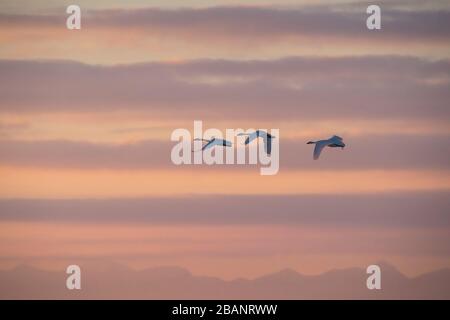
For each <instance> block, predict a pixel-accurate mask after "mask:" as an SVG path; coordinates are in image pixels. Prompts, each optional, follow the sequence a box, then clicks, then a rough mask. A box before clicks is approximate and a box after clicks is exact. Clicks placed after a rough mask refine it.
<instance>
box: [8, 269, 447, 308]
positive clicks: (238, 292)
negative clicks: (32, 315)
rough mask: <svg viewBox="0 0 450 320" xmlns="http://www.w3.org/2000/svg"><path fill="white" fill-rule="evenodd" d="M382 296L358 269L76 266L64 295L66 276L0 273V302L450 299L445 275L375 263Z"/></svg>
mask: <svg viewBox="0 0 450 320" xmlns="http://www.w3.org/2000/svg"><path fill="white" fill-rule="evenodd" d="M379 265H380V267H381V270H382V281H381V285H382V290H368V289H367V288H366V279H367V276H368V275H367V274H366V272H365V270H364V269H362V268H349V269H341V270H332V271H329V272H326V273H323V274H320V275H315V276H306V275H302V274H300V273H298V272H296V271H294V270H291V269H285V270H281V271H279V272H276V273H272V274H268V275H265V276H262V277H259V278H255V279H251V280H249V279H236V280H232V281H224V280H221V279H219V278H214V277H204V276H195V275H192V274H191V273H190V272H189V271H187V270H185V269H183V268H178V267H158V268H149V269H145V270H142V271H134V270H132V269H129V268H127V267H125V266H122V265H119V264H115V263H88V264H83V265H81V269H82V289H81V290H67V289H66V286H65V283H66V278H67V275H66V274H65V271H64V270H62V271H61V272H51V271H44V270H39V269H36V268H33V267H29V266H25V265H23V266H19V267H16V268H15V269H12V270H8V271H0V298H1V299H450V269H442V270H438V271H435V272H431V273H427V274H423V275H420V276H418V277H415V278H408V277H406V276H404V275H403V274H402V273H400V272H399V271H398V270H397V269H396V268H395V267H393V266H391V265H389V264H387V263H379Z"/></svg>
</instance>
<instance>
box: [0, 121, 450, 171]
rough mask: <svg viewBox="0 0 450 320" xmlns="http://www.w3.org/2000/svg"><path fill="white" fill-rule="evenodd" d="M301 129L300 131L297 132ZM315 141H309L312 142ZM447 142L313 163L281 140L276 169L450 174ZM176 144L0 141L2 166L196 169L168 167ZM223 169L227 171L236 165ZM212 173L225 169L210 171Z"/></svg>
mask: <svg viewBox="0 0 450 320" xmlns="http://www.w3.org/2000/svg"><path fill="white" fill-rule="evenodd" d="M300 129H301V128H300ZM312 138H313V137H312ZM449 141H450V137H449V136H447V135H442V136H409V135H379V136H360V137H352V138H347V139H346V143H347V147H346V149H345V150H344V151H341V150H334V149H333V150H325V151H324V154H323V155H322V158H325V159H326V161H313V160H312V151H313V147H312V146H310V145H306V144H305V142H306V141H301V140H292V139H281V142H280V165H281V167H280V169H281V170H282V171H283V170H289V169H299V168H301V169H450V162H449V160H448V159H449V157H450V147H449ZM176 143H177V142H171V141H169V137H168V138H167V142H165V141H152V140H149V141H141V142H138V143H134V144H100V143H99V144H95V143H88V142H73V141H64V140H54V141H17V140H0V150H1V151H0V164H1V165H15V166H29V167H51V168H95V169H99V168H111V169H161V168H170V169H177V168H178V169H180V170H181V169H195V170H209V169H208V168H205V166H202V167H200V168H199V167H196V166H180V167H177V166H175V165H174V164H172V162H171V159H170V154H171V149H172V147H173V146H174V145H175V144H176ZM232 167H233V168H230V167H229V166H227V169H228V170H234V169H236V168H240V166H236V165H234V166H232ZM211 169H224V168H223V166H222V168H221V167H218V166H214V168H211Z"/></svg>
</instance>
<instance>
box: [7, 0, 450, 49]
mask: <svg viewBox="0 0 450 320" xmlns="http://www.w3.org/2000/svg"><path fill="white" fill-rule="evenodd" d="M337 9H341V10H337ZM348 9H349V6H339V5H335V6H334V7H324V6H318V7H309V8H308V7H306V8H302V9H296V8H289V9H280V8H275V7H271V8H270V7H256V6H253V7H245V6H236V7H209V8H199V9H191V8H179V9H172V10H164V9H157V8H143V9H135V10H129V9H128V10H127V9H114V10H88V11H87V13H86V14H85V16H84V18H83V19H84V20H83V27H84V28H106V27H107V28H120V29H122V30H123V29H127V28H130V29H133V30H136V28H138V29H141V30H144V31H146V32H148V33H149V34H152V33H165V34H166V35H167V36H169V37H171V36H175V35H178V36H180V37H182V38H186V37H188V38H196V39H197V41H202V40H205V38H221V39H224V37H225V38H228V39H234V40H236V41H242V40H244V39H249V40H251V41H255V40H257V39H264V40H268V39H270V40H274V39H278V38H284V37H289V36H305V35H306V36H326V37H343V38H353V37H359V38H365V37H368V35H369V33H368V30H367V28H366V24H365V22H366V19H367V14H366V13H365V7H364V6H362V5H360V6H358V9H360V10H355V9H354V7H353V10H348ZM65 18H66V16H65V15H7V14H3V15H2V16H1V19H0V21H2V25H3V26H9V27H11V26H23V25H32V26H34V27H41V26H44V27H45V26H49V25H50V26H52V25H53V26H58V25H59V24H61V22H64V19H65ZM449 21H450V12H449V11H446V10H439V11H438V10H435V11H432V10H425V11H417V10H393V9H389V8H386V9H385V10H383V29H382V32H379V34H378V35H374V34H371V37H372V38H375V39H380V36H382V37H384V38H396V39H402V40H404V39H405V38H407V37H415V38H416V39H422V40H426V41H428V40H430V38H434V39H448V38H449V36H450V34H449V30H450V23H449Z"/></svg>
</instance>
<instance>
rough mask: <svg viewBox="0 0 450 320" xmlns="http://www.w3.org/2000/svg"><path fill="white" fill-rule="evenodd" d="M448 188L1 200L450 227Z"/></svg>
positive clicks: (36, 215) (89, 214) (117, 216)
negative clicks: (349, 192) (375, 192)
mask: <svg viewBox="0 0 450 320" xmlns="http://www.w3.org/2000/svg"><path fill="white" fill-rule="evenodd" d="M449 199H450V197H449V195H448V192H409V193H408V192H407V193H395V192H394V193H390V194H371V195H367V194H366V195H357V194H352V195H301V196H214V195H211V196H192V197H162V198H141V199H103V200H94V199H83V200H81V199H80V200H77V199H67V200H31V199H29V200H27V199H17V200H5V199H4V200H0V221H3V222H7V221H19V222H58V223H65V222H69V223H99V224H105V223H107V224H109V223H113V224H114V223H118V224H124V223H130V224H133V223H138V224H149V225H157V224H162V225H167V224H168V225H180V224H181V225H216V224H218V225H235V224H238V225H277V224H280V225H301V226H320V227H370V228H380V227H381V228H388V229H389V228H413V229H414V228H438V229H439V228H449V227H450V218H449V215H448V211H449V209H450V200H449Z"/></svg>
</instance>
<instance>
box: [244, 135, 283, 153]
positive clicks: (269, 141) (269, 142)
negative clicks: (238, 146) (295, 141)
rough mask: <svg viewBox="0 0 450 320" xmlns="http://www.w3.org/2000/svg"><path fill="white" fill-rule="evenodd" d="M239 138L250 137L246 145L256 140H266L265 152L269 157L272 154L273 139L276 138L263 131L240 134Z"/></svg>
mask: <svg viewBox="0 0 450 320" xmlns="http://www.w3.org/2000/svg"><path fill="white" fill-rule="evenodd" d="M238 136H248V137H247V139H245V145H247V144H249V143H250V142H252V141H253V140H255V139H256V138H263V140H264V150H265V151H266V153H267V154H268V155H270V153H271V152H272V139H273V138H276V137H275V136H272V135H271V134H270V133H267V132H265V131H262V130H256V131H255V132H252V133H239V134H238Z"/></svg>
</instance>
